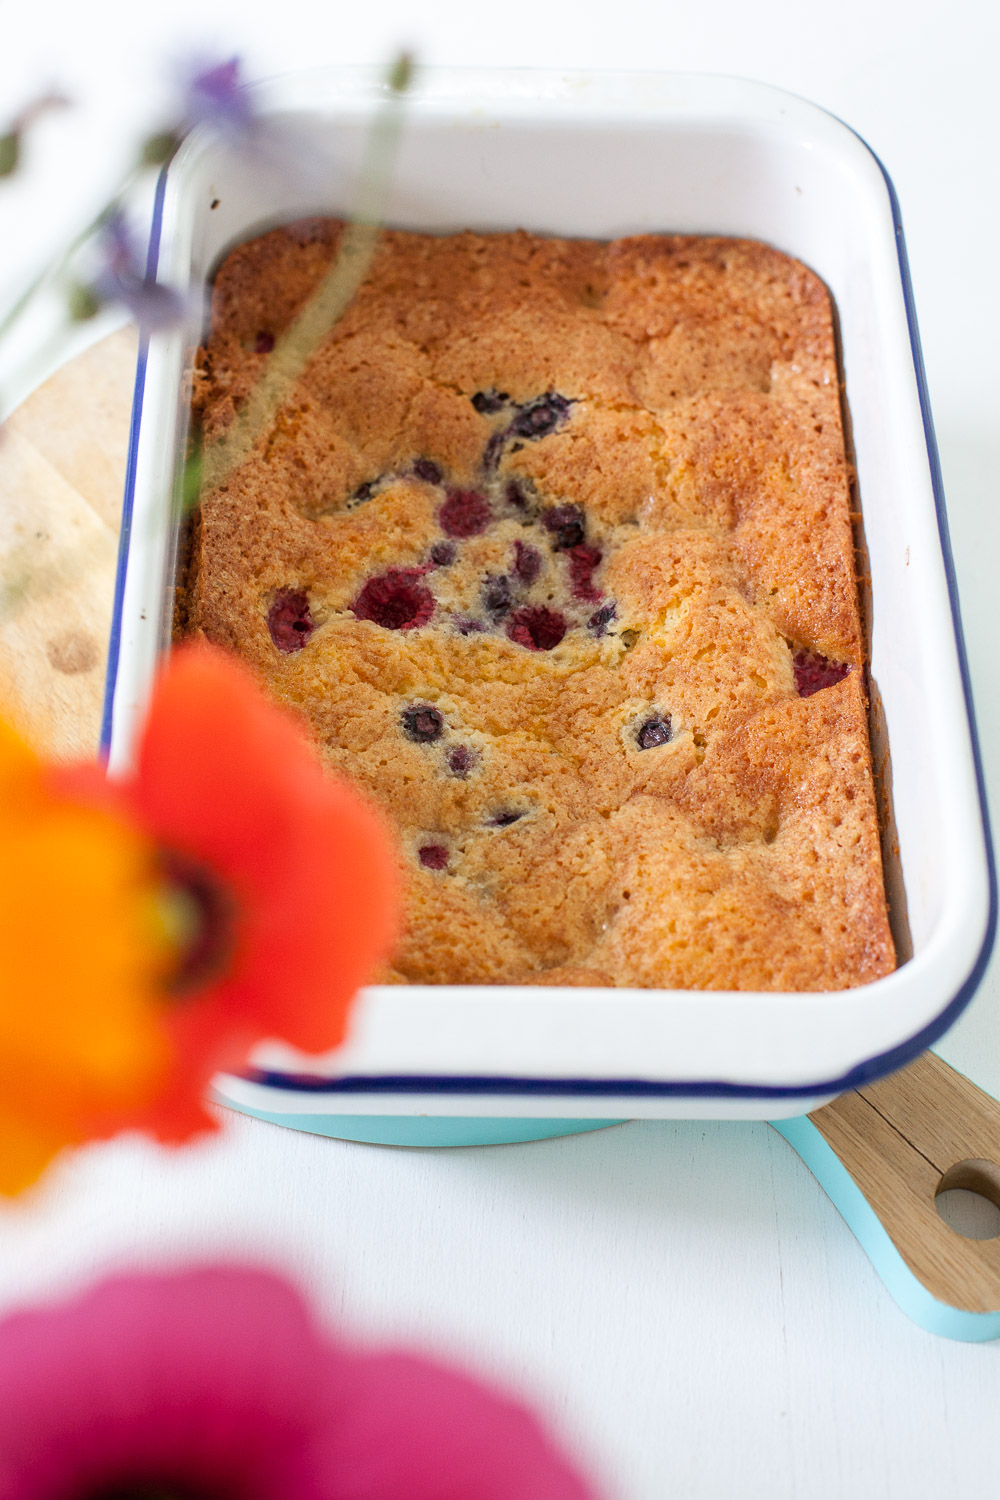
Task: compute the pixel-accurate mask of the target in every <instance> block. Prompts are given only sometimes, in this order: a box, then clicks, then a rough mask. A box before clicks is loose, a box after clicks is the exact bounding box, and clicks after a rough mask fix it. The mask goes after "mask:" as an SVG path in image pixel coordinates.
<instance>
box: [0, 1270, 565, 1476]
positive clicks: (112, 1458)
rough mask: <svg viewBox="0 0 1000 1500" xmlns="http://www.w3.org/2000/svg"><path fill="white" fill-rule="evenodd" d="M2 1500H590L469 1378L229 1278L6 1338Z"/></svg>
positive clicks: (26, 1321) (243, 1274)
mask: <svg viewBox="0 0 1000 1500" xmlns="http://www.w3.org/2000/svg"><path fill="white" fill-rule="evenodd" d="M0 1495H2V1496H3V1497H4V1500H593V1491H592V1490H591V1489H590V1488H589V1487H588V1486H587V1485H586V1484H585V1483H584V1482H583V1480H582V1479H580V1478H579V1477H578V1476H576V1475H575V1474H574V1472H573V1471H572V1469H571V1468H570V1467H569V1465H568V1464H567V1462H566V1460H565V1459H564V1458H562V1457H561V1456H560V1455H559V1454H558V1453H557V1451H556V1450H555V1449H554V1448H553V1447H552V1445H551V1444H550V1443H549V1441H548V1439H547V1438H546V1437H545V1435H544V1434H543V1433H542V1431H541V1429H540V1428H539V1426H538V1424H537V1423H536V1422H535V1420H534V1418H533V1417H531V1416H530V1415H529V1414H528V1413H527V1412H526V1411H525V1410H524V1409H523V1408H522V1407H520V1406H518V1405H515V1404H514V1403H513V1402H510V1401H508V1400H505V1399H502V1398H500V1397H498V1396H496V1395H494V1394H493V1393H491V1392H490V1391H488V1390H486V1389H485V1388H484V1387H482V1386H480V1385H478V1384H477V1383H475V1382H474V1381H472V1380H469V1379H468V1378H466V1377H465V1376H462V1375H458V1374H454V1373H452V1372H451V1371H448V1370H445V1369H442V1368H440V1367H439V1366H437V1365H434V1364H430V1363H428V1362H426V1361H424V1360H422V1359H417V1358H414V1357H412V1356H410V1355H406V1354H398V1353H391V1352H390V1353H386V1354H366V1353H364V1352H362V1351H359V1350H355V1349H350V1348H344V1347H343V1346H340V1345H338V1344H336V1343H334V1342H333V1341H332V1340H331V1339H330V1338H329V1337H328V1336H327V1335H325V1334H324V1333H323V1332H322V1331H321V1330H320V1329H319V1328H318V1327H317V1326H316V1324H315V1323H314V1322H313V1320H312V1318H311V1317H310V1315H309V1312H308V1311H307V1309H306V1308H305V1307H304V1305H303V1303H302V1302H301V1301H300V1299H299V1298H298V1296H297V1295H296V1294H295V1292H294V1291H293V1290H292V1289H291V1288H290V1287H289V1286H287V1285H286V1284H285V1283H284V1282H282V1281H280V1280H279V1279H278V1278H277V1277H275V1276H272V1275H270V1274H268V1273H265V1272H260V1271H246V1270H242V1271H241V1270H230V1269H225V1268H222V1267H219V1268H207V1269H201V1270H193V1271H185V1272H181V1273H179V1274H176V1275H172V1276H170V1275H162V1276H152V1275H151V1276H130V1277H129V1276H123V1277H119V1278H115V1279H112V1280H110V1281H106V1282H104V1283H102V1284H101V1285H100V1286H98V1287H96V1288H94V1289H93V1290H91V1291H89V1292H86V1293H85V1294H84V1295H82V1296H81V1297H79V1298H78V1299H77V1300H75V1301H73V1302H70V1303H67V1304H63V1305H60V1306H56V1307H52V1308H41V1309H36V1310H32V1311H27V1312H20V1313H15V1314H14V1315H13V1316H11V1317H8V1318H7V1319H6V1320H5V1321H4V1322H3V1323H0Z"/></svg>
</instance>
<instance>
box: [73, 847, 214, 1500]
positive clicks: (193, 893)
mask: <svg viewBox="0 0 1000 1500" xmlns="http://www.w3.org/2000/svg"><path fill="white" fill-rule="evenodd" d="M160 870H161V872H162V875H163V890H162V893H161V897H160V910H161V915H162V918H163V923H164V926H165V928H166V931H167V936H168V938H169V939H170V942H171V944H172V946H173V949H174V962H173V967H172V969H171V972H170V974H169V976H168V978H167V990H168V992H169V993H170V994H171V995H173V996H177V997H183V996H184V995H186V994H188V993H189V992H190V991H191V990H196V989H199V988H200V987H201V986H202V985H203V984H205V983H206V982H207V981H208V980H209V979H213V978H215V977H216V976H217V975H218V974H219V973H221V972H222V970H223V969H224V968H225V966H226V964H227V963H228V961H229V959H230V958H231V956H232V952H233V946H234V930H233V929H234V920H233V919H234V908H233V902H232V899H231V897H230V895H229V893H228V891H226V889H225V888H224V887H223V886H222V885H221V884H220V883H219V881H217V880H216V878H215V877H214V875H212V873H211V872H210V871H209V870H206V869H205V867H204V865H201V864H199V863H198V862H197V861H196V860H193V859H188V858H187V856H186V855H184V854H179V853H178V852H177V851H176V850H175V849H164V850H162V851H161V854H160ZM109 1493H110V1492H109ZM135 1493H136V1495H139V1494H140V1493H143V1494H144V1493H145V1492H140V1491H138V1490H137V1491H135ZM128 1494H129V1495H131V1494H132V1491H129V1492H128ZM149 1494H150V1496H151V1497H153V1496H155V1495H157V1494H158V1491H153V1490H150V1491H149ZM164 1494H166V1491H164ZM171 1494H172V1492H171ZM122 1495H123V1496H124V1495H125V1491H123V1492H122ZM102 1500H103V1496H102ZM114 1500H117V1491H115V1492H114Z"/></svg>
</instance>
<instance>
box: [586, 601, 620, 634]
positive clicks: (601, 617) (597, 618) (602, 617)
mask: <svg viewBox="0 0 1000 1500" xmlns="http://www.w3.org/2000/svg"><path fill="white" fill-rule="evenodd" d="M617 613H618V610H617V608H616V606H615V605H614V604H602V605H601V607H600V609H595V610H594V613H593V614H592V615H591V617H590V619H589V620H588V621H587V628H588V630H592V631H593V632H594V634H595V635H606V634H607V630H608V626H609V625H610V624H611V621H612V620H613V619H614V618H615V616H616V615H617Z"/></svg>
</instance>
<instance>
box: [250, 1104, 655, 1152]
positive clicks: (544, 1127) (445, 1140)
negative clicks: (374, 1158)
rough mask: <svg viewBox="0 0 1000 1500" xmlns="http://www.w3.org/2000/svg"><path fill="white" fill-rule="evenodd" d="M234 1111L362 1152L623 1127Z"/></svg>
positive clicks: (497, 1142) (515, 1141)
mask: <svg viewBox="0 0 1000 1500" xmlns="http://www.w3.org/2000/svg"><path fill="white" fill-rule="evenodd" d="M227 1107H228V1108H230V1109H233V1108H236V1107H237V1106H234V1105H227ZM238 1108H239V1112H240V1113H241V1114H244V1115H253V1117H254V1119H255V1120H267V1121H268V1123H269V1124H271V1125H285V1126H287V1127H288V1128H289V1129H290V1130H305V1131H308V1132H309V1134H310V1135H327V1136H332V1137H333V1138H334V1139H335V1140H338V1141H357V1142H358V1143H359V1144H361V1145H365V1146H417V1147H443V1146H514V1145H520V1144H523V1143H524V1142H526V1141H547V1140H551V1139H553V1137H555V1136H560V1135H582V1134H583V1132H584V1131H585V1130H606V1129H607V1128H608V1127H609V1126H611V1125H624V1124H625V1121H624V1120H545V1119H536V1120H525V1119H520V1118H515V1117H513V1116H511V1117H510V1118H509V1119H504V1118H496V1119H489V1118H486V1117H485V1116H483V1117H480V1116H466V1115H293V1114H288V1115H286V1114H276V1113H274V1112H273V1111H269V1110H262V1109H250V1108H248V1107H247V1106H246V1105H244V1104H241V1105H239V1106H238Z"/></svg>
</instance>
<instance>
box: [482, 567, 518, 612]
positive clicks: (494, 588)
mask: <svg viewBox="0 0 1000 1500" xmlns="http://www.w3.org/2000/svg"><path fill="white" fill-rule="evenodd" d="M512 603H513V599H512V597H511V587H510V579H509V578H508V577H507V575H506V573H500V574H491V575H490V576H489V577H487V579H486V582H485V584H484V585H483V609H484V610H485V611H486V613H487V614H488V615H489V617H490V619H491V620H493V621H495V622H499V621H500V620H502V619H503V618H504V616H505V615H509V614H510V607H511V604H512Z"/></svg>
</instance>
